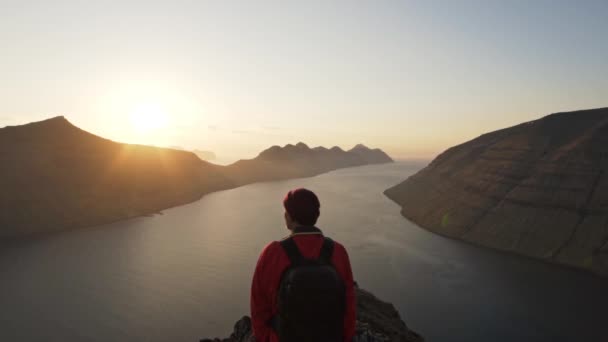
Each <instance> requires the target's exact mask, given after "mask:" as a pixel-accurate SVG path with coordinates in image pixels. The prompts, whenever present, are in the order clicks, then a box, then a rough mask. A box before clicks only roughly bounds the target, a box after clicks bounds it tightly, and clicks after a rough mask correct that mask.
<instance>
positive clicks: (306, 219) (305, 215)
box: [283, 188, 321, 226]
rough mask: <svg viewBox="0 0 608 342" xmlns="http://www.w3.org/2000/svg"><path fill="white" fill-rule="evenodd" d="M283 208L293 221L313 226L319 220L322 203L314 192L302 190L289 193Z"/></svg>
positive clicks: (284, 200)
mask: <svg viewBox="0 0 608 342" xmlns="http://www.w3.org/2000/svg"><path fill="white" fill-rule="evenodd" d="M283 206H284V207H285V210H286V211H287V213H288V214H289V216H291V219H292V220H295V221H298V223H301V224H305V225H309V226H312V225H314V224H315V223H317V219H318V218H319V214H320V211H319V209H320V208H321V203H319V198H317V195H315V193H314V192H312V191H310V190H308V189H304V188H300V189H295V190H291V191H290V192H288V193H287V195H286V196H285V199H283Z"/></svg>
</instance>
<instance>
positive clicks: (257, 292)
mask: <svg viewBox="0 0 608 342" xmlns="http://www.w3.org/2000/svg"><path fill="white" fill-rule="evenodd" d="M291 236H292V237H293V239H294V241H295V243H296V245H297V246H298V249H299V250H300V253H301V254H302V256H303V257H305V258H310V259H313V258H317V257H318V256H319V254H320V252H321V246H322V245H323V234H322V233H321V231H316V232H308V233H294V234H292V235H291ZM289 263H290V262H289V258H288V257H287V254H286V253H285V251H284V250H283V247H282V246H281V243H280V242H279V241H273V242H271V243H270V244H269V245H268V246H266V247H265V248H264V250H263V251H262V254H261V255H260V258H259V259H258V263H257V266H256V268H255V273H254V275H253V283H252V284H251V320H252V324H253V333H254V335H255V338H256V341H258V342H278V340H279V339H278V337H277V335H276V334H275V332H274V330H272V328H271V327H270V325H269V321H270V319H271V318H272V317H274V315H276V314H277V310H278V309H277V292H278V290H279V283H280V282H281V275H282V274H283V271H285V269H287V267H288V266H289ZM332 263H333V265H334V267H335V268H336V271H337V272H338V273H339V274H340V276H341V277H342V279H343V280H344V284H345V286H346V313H345V316H344V334H343V335H344V341H352V338H353V336H354V335H355V322H356V303H355V289H354V282H353V273H352V270H351V267H350V261H349V259H348V254H347V253H346V249H345V248H344V246H342V245H341V244H339V243H337V242H336V243H335V246H334V252H333V256H332Z"/></svg>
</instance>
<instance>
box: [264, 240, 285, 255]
mask: <svg viewBox="0 0 608 342" xmlns="http://www.w3.org/2000/svg"><path fill="white" fill-rule="evenodd" d="M281 249H282V247H281V242H280V241H271V242H269V243H268V244H267V245H266V247H264V249H263V250H262V255H265V256H271V255H276V254H277V253H279V252H280V250H281Z"/></svg>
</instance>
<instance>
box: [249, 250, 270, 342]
mask: <svg viewBox="0 0 608 342" xmlns="http://www.w3.org/2000/svg"><path fill="white" fill-rule="evenodd" d="M269 247H270V245H268V246H266V248H264V250H263V251H262V254H260V257H259V259H258V263H257V265H256V267H255V273H254V274H253V281H252V283H251V323H252V327H253V335H254V336H255V338H256V341H257V342H268V341H270V329H271V328H270V326H269V325H268V322H269V320H270V318H271V316H272V303H271V301H270V298H269V294H268V292H267V289H268V286H267V285H266V282H267V281H268V280H267V279H268V276H267V274H266V273H267V262H268V261H267V256H266V255H267V253H268V249H269Z"/></svg>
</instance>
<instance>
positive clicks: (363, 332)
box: [201, 289, 424, 342]
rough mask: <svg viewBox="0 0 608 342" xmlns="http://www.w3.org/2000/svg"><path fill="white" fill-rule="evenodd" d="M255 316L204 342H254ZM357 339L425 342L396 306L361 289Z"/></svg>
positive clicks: (358, 303)
mask: <svg viewBox="0 0 608 342" xmlns="http://www.w3.org/2000/svg"><path fill="white" fill-rule="evenodd" d="M254 341H255V338H254V337H253V336H252V331H251V319H250V318H249V317H247V316H245V317H243V318H241V319H240V320H239V321H237V322H236V324H235V325H234V331H233V333H232V334H231V335H230V337H228V338H224V339H220V338H216V339H202V340H201V342H254ZM353 341H354V342H422V341H424V339H423V338H422V337H421V336H420V335H418V334H417V333H415V332H413V331H412V330H410V329H409V328H408V327H407V325H406V324H405V322H403V320H402V319H401V316H400V315H399V312H397V310H396V309H395V307H394V306H393V305H392V304H390V303H386V302H383V301H381V300H380V299H378V298H376V297H375V296H374V295H373V294H371V293H369V292H367V291H365V290H362V289H357V334H356V336H355V339H354V340H353Z"/></svg>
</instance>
